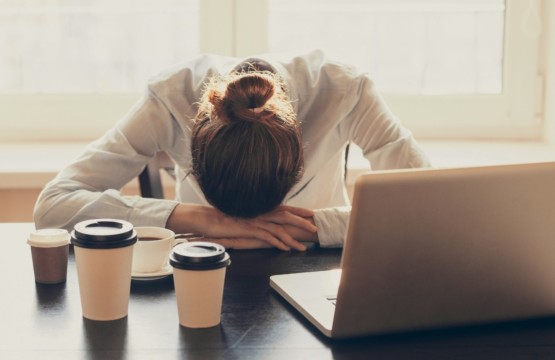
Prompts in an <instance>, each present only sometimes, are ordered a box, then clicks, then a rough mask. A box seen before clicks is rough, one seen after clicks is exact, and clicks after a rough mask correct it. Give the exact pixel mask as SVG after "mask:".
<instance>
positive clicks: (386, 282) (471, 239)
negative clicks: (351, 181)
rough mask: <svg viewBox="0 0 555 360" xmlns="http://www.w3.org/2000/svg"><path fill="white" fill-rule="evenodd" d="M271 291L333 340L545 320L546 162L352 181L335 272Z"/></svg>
mask: <svg viewBox="0 0 555 360" xmlns="http://www.w3.org/2000/svg"><path fill="white" fill-rule="evenodd" d="M270 286H271V287H272V288H273V289H274V290H275V291H277V293H279V294H280V295H281V296H283V297H284V298H285V299H286V300H287V301H288V302H289V303H291V305H292V306H293V307H294V308H295V309H297V310H298V311H299V312H301V313H302V314H303V315H304V316H305V317H306V318H308V320H309V321H310V322H311V323H312V324H314V325H315V326H316V327H317V328H318V329H319V330H320V331H321V332H322V333H323V334H325V335H326V336H328V337H332V338H347V337H356V336H366V335H377V334H386V333H395V332H406V331H416V330H424V329H435V328H443V327H454V326H464V325H475V324H482V323H490V322H499V321H509V320H518V319H527V318H536V317H543V316H550V315H555V162H549V163H535V164H512V165H496V166H480V167H468V168H453V169H412V170H397V171H383V172H371V173H367V174H363V175H361V176H359V178H358V179H357V181H356V183H355V189H354V194H353V203H352V211H351V216H350V218H349V226H348V231H347V237H346V240H345V244H344V249H343V254H342V258H341V269H335V270H330V271H318V272H309V273H294V274H281V275H274V276H271V277H270Z"/></svg>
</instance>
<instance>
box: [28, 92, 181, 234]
mask: <svg viewBox="0 0 555 360" xmlns="http://www.w3.org/2000/svg"><path fill="white" fill-rule="evenodd" d="M174 123H175V121H173V119H172V116H171V114H170V112H169V111H168V109H167V108H166V107H165V106H164V104H163V103H162V101H160V100H159V99H158V98H157V96H156V95H155V94H154V92H153V91H152V90H151V89H150V88H149V91H148V92H147V93H146V94H145V96H144V97H143V98H142V99H141V100H139V102H138V103H137V104H136V105H135V106H134V107H133V108H132V109H131V110H130V111H129V113H128V114H127V115H126V116H125V117H124V118H123V119H121V120H120V121H119V122H118V123H117V124H116V125H115V126H114V127H113V128H112V129H110V130H109V131H108V132H107V133H106V134H105V135H104V136H103V137H101V138H100V139H98V140H97V141H94V142H93V143H91V144H90V145H89V146H88V147H87V148H86V149H85V150H84V152H83V153H82V154H81V156H79V157H78V158H77V159H76V160H75V161H74V162H73V163H71V164H70V165H68V166H67V167H65V168H64V169H63V170H62V171H61V172H60V173H59V174H58V175H57V176H56V178H54V180H52V181H51V182H49V183H48V184H47V185H46V186H45V188H44V189H43V191H42V192H41V194H40V195H39V197H38V199H37V203H36V204H35V209H34V221H35V225H36V227H37V228H38V229H40V228H46V227H53V228H65V229H71V228H73V226H74V225H75V224H76V223H78V222H80V221H83V220H87V219H93V218H116V219H123V220H127V221H129V222H131V223H132V224H134V225H143V226H145V225H151V226H162V227H163V226H165V224H166V222H167V219H168V217H169V215H170V214H171V212H172V211H173V209H174V208H175V206H176V205H177V202H176V201H171V200H164V199H147V198H142V197H140V196H125V195H122V194H121V193H120V191H119V189H121V188H122V187H123V186H124V185H125V184H127V183H128V182H129V181H131V180H132V179H133V178H135V177H136V176H137V175H138V174H139V173H140V172H141V171H142V169H143V168H144V166H145V165H146V164H147V163H148V161H149V160H150V159H152V158H153V157H154V155H155V154H156V153H157V152H158V151H160V150H164V149H165V148H168V147H169V146H171V143H172V139H173V137H174V135H173V133H174V132H175V130H176V129H175V125H174Z"/></svg>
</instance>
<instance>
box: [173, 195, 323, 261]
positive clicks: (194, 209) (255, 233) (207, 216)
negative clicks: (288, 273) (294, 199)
mask: <svg viewBox="0 0 555 360" xmlns="http://www.w3.org/2000/svg"><path fill="white" fill-rule="evenodd" d="M312 215H314V213H313V212H312V211H311V210H308V209H303V208H297V207H292V206H280V207H279V208H278V209H276V210H274V211H272V212H270V213H268V214H264V215H261V216H258V217H256V218H254V219H239V218H233V217H230V216H228V215H225V214H223V213H221V212H220V211H218V210H217V209H215V208H213V207H210V206H204V205H192V204H180V205H178V206H177V207H176V208H175V210H174V211H173V212H172V214H171V215H170V217H169V218H168V222H167V224H166V225H167V227H168V228H169V229H171V230H173V231H175V232H176V233H194V234H199V236H202V238H203V239H205V240H207V241H213V242H217V243H220V244H221V245H223V246H225V247H226V248H235V249H249V248H261V247H276V248H278V249H281V250H285V251H288V250H291V249H295V250H299V251H304V250H305V249H306V246H304V245H303V244H301V243H300V242H299V241H305V240H306V239H308V238H309V237H310V236H315V234H316V231H317V228H316V226H315V225H314V223H313V222H312V221H311V220H309V218H310V217H311V216H312Z"/></svg>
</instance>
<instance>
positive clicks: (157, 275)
mask: <svg viewBox="0 0 555 360" xmlns="http://www.w3.org/2000/svg"><path fill="white" fill-rule="evenodd" d="M171 274H173V267H172V266H171V265H170V264H168V265H166V266H165V267H164V268H163V269H160V270H158V271H154V272H149V273H142V272H136V271H133V272H131V279H133V280H158V279H163V278H165V277H166V276H170V275H171Z"/></svg>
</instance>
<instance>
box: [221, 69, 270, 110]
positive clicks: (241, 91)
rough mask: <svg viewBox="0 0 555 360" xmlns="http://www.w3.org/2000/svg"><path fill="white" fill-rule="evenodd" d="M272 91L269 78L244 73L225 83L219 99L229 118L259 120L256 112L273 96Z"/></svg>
mask: <svg viewBox="0 0 555 360" xmlns="http://www.w3.org/2000/svg"><path fill="white" fill-rule="evenodd" d="M274 92H275V87H274V83H273V81H272V80H271V78H268V77H267V76H264V75H262V74H245V75H243V76H240V77H238V78H237V79H235V80H233V81H231V82H230V83H229V84H228V85H227V88H226V91H225V93H224V95H223V97H222V99H221V106H222V107H223V109H222V110H223V112H224V113H225V114H226V115H227V116H226V117H227V118H228V119H230V120H234V119H235V118H243V119H244V120H259V116H258V114H260V113H261V112H262V110H263V107H264V105H266V103H267V102H268V101H269V100H270V99H271V98H272V96H274ZM214 105H216V104H214ZM216 106H217V105H216Z"/></svg>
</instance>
